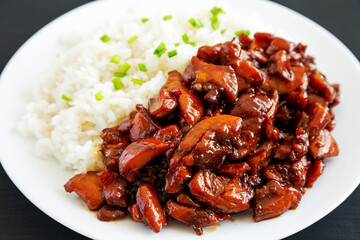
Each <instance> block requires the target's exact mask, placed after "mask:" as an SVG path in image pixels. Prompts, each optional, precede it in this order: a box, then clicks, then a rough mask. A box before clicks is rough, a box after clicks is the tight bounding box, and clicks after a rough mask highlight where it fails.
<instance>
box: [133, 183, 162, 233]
mask: <svg viewBox="0 0 360 240" xmlns="http://www.w3.org/2000/svg"><path fill="white" fill-rule="evenodd" d="M136 205H137V206H138V208H139V212H140V214H141V216H142V220H143V222H144V223H145V224H146V225H149V226H150V227H151V229H152V230H153V231H154V232H155V233H158V232H160V230H161V229H162V228H163V227H165V226H166V225H167V223H168V220H167V218H166V217H165V214H164V212H163V209H162V206H161V204H160V202H159V197H158V195H157V192H156V190H155V188H154V187H153V186H152V185H150V184H144V185H141V186H140V187H139V189H138V191H137V193H136Z"/></svg>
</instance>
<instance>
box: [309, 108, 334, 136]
mask: <svg viewBox="0 0 360 240" xmlns="http://www.w3.org/2000/svg"><path fill="white" fill-rule="evenodd" d="M308 114H309V128H308V131H309V135H310V137H312V136H314V135H316V134H317V133H318V132H319V131H320V130H321V129H323V128H324V127H325V126H326V125H327V124H328V123H329V122H330V121H331V116H330V113H329V109H328V108H327V107H323V106H321V105H320V104H319V103H315V104H312V105H311V106H310V107H309V109H308Z"/></svg>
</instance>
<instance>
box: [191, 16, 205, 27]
mask: <svg viewBox="0 0 360 240" xmlns="http://www.w3.org/2000/svg"><path fill="white" fill-rule="evenodd" d="M189 23H190V24H191V25H192V26H193V27H196V28H202V27H203V26H204V24H203V23H202V22H201V21H200V20H199V19H194V18H190V19H189Z"/></svg>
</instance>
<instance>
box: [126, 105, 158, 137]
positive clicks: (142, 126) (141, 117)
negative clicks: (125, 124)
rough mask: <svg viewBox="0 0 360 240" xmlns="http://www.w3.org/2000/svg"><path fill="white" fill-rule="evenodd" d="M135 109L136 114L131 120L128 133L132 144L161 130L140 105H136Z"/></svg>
mask: <svg viewBox="0 0 360 240" xmlns="http://www.w3.org/2000/svg"><path fill="white" fill-rule="evenodd" d="M136 109H137V110H138V112H137V114H136V115H135V117H134V119H133V120H132V125H131V128H130V132H129V139H130V140H131V141H132V142H135V141H137V140H139V139H143V138H148V137H150V136H152V135H153V134H154V133H155V132H156V131H157V130H159V129H160V128H161V126H160V125H159V124H157V123H156V122H154V120H152V119H151V117H150V115H149V114H148V112H147V111H146V109H145V108H144V107H143V106H142V105H141V104H138V105H136Z"/></svg>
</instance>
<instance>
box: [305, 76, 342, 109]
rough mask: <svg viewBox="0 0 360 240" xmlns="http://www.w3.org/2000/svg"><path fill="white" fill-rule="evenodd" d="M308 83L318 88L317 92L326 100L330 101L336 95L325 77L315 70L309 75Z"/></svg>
mask: <svg viewBox="0 0 360 240" xmlns="http://www.w3.org/2000/svg"><path fill="white" fill-rule="evenodd" d="M310 85H311V86H312V87H313V88H315V89H316V90H318V92H319V94H320V95H321V96H323V97H324V98H325V99H326V100H327V101H328V102H330V103H332V102H333V101H334V99H335V97H336V95H337V94H336V91H335V89H334V88H333V87H332V86H331V85H329V84H328V83H327V81H326V77H325V76H324V75H323V74H321V73H319V72H318V71H317V70H315V71H314V72H313V73H312V74H311V76H310Z"/></svg>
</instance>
